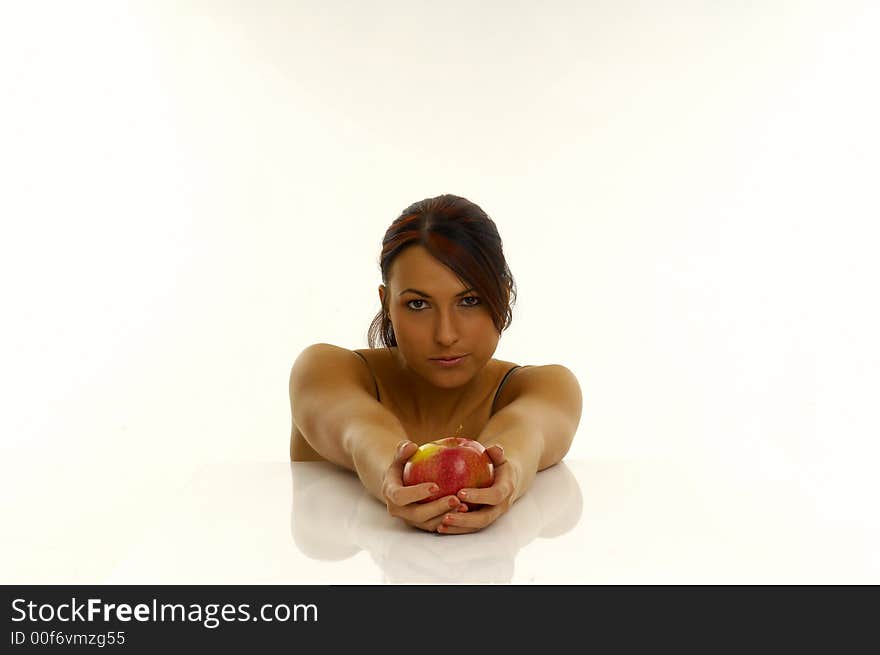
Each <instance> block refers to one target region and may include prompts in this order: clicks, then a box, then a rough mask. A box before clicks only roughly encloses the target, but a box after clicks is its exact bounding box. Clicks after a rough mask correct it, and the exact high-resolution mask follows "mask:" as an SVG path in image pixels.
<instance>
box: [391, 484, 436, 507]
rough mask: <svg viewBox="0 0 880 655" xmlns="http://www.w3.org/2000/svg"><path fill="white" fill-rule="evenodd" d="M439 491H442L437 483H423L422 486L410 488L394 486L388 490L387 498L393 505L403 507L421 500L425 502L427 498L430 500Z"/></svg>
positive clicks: (414, 485) (416, 485)
mask: <svg viewBox="0 0 880 655" xmlns="http://www.w3.org/2000/svg"><path fill="white" fill-rule="evenodd" d="M438 491H440V487H438V486H437V485H436V484H435V483H433V482H422V483H420V484H413V485H409V486H403V485H399V486H398V485H392V486H391V487H390V488H389V489H388V494H387V496H388V498H389V500H391V502H392V503H394V504H395V505H399V506H401V507H402V506H404V505H409V504H411V503H417V502H419V501H420V500H424V499H425V498H430V497H431V496H432V495H434V494H435V493H437V492H438Z"/></svg>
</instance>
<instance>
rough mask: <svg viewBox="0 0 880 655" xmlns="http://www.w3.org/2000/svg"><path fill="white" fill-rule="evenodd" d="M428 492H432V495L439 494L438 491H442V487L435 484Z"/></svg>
mask: <svg viewBox="0 0 880 655" xmlns="http://www.w3.org/2000/svg"><path fill="white" fill-rule="evenodd" d="M428 491H429V492H431V493H432V494H435V493H437V492H438V491H440V487H438V486H437V485H436V484H433V485H431V487H430V488H429V489H428Z"/></svg>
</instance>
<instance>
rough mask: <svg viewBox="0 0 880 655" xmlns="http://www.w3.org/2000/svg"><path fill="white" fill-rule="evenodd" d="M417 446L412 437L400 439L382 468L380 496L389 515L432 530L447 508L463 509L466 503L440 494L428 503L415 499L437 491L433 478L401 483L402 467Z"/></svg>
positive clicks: (446, 511)
mask: <svg viewBox="0 0 880 655" xmlns="http://www.w3.org/2000/svg"><path fill="white" fill-rule="evenodd" d="M418 449H419V447H418V446H417V445H416V444H414V443H413V442H412V441H403V442H401V443H400V445H399V446H398V447H397V453H396V454H395V455H394V461H393V462H392V463H391V466H389V467H388V470H387V471H386V472H385V478H384V480H383V481H382V497H383V498H384V499H385V505H386V506H387V507H388V513H389V514H391V516H396V517H397V518H400V519H403V521H404V522H405V523H406V524H407V525H411V526H412V527H414V528H419V529H420V530H425V531H427V532H436V531H437V527H438V526H439V525H440V524H441V523H442V522H443V517H444V516H446V514H447V513H448V512H449V510H450V509H454V508H458V511H460V512H462V511H467V505H465V504H464V503H462V502H461V501H460V500H459V499H458V498H457V497H456V496H454V495H453V496H443V497H442V498H438V499H437V500H434V501H432V502H430V503H419V502H418V501H420V500H424V499H425V498H429V497H430V496H432V495H433V494H435V493H437V489H438V487H437V485H436V484H434V483H433V482H423V483H421V484H414V485H412V486H408V487H407V486H404V484H403V467H404V466H405V465H406V460H408V459H409V458H410V457H412V456H413V454H414V453H415V452H416V451H417V450H418Z"/></svg>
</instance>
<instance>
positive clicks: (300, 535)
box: [56, 459, 880, 584]
mask: <svg viewBox="0 0 880 655" xmlns="http://www.w3.org/2000/svg"><path fill="white" fill-rule="evenodd" d="M827 491H828V490H826V500H827V498H828V496H827ZM839 500H840V501H841V502H846V499H845V498H840V499H839ZM823 507H827V504H826V505H822V504H817V503H815V502H813V501H812V500H811V497H810V494H809V493H807V492H805V491H804V490H802V489H800V488H799V487H798V485H796V484H793V483H791V482H780V481H773V480H771V479H768V478H767V477H760V476H757V475H753V474H748V475H746V474H742V475H739V476H738V477H734V476H733V475H731V473H730V471H726V470H721V469H713V468H712V467H711V466H710V465H708V464H706V463H705V462H703V463H701V464H699V465H696V463H683V462H682V463H675V462H671V461H664V460H657V459H633V460H603V461H577V460H575V461H565V462H563V463H562V464H560V465H557V466H555V467H553V468H551V469H548V470H546V471H543V472H541V473H540V474H539V475H538V477H537V479H536V481H535V483H534V486H533V487H532V489H531V490H530V491H529V493H527V494H526V495H525V496H523V497H522V498H521V499H520V500H519V501H518V502H517V503H516V504H515V505H514V507H513V508H512V509H511V510H510V511H509V512H508V513H507V514H505V515H504V516H502V517H501V518H500V519H499V520H498V521H497V522H496V523H495V524H494V525H492V526H491V527H490V528H488V529H486V530H484V531H481V532H479V533H476V534H469V535H437V534H428V533H425V532H421V531H418V530H415V529H412V528H409V527H407V526H405V525H404V524H403V523H402V522H401V521H400V520H398V519H394V518H392V517H390V516H389V515H388V514H387V512H386V510H385V507H384V505H382V504H381V503H379V502H378V501H377V500H375V499H373V498H372V497H371V496H369V495H368V494H367V493H366V492H365V491H364V490H363V488H362V487H361V485H360V483H359V481H358V480H357V479H356V478H355V477H354V476H353V475H352V474H350V473H348V472H346V471H343V470H341V469H339V468H336V467H334V466H332V465H328V464H319V463H284V462H278V463H273V462H267V463H242V464H232V463H230V464H222V465H210V466H206V467H205V468H203V469H202V470H201V471H200V472H199V473H198V474H196V475H195V476H194V477H193V478H192V480H191V481H190V482H189V484H187V485H186V486H185V487H184V488H182V489H180V491H179V492H178V493H177V494H176V495H175V496H174V497H173V500H172V501H171V502H170V503H169V504H168V505H167V506H166V507H165V508H164V509H163V510H162V511H161V512H158V513H157V515H156V516H157V518H156V521H155V522H154V523H153V524H152V525H149V526H145V527H146V529H145V530H144V531H143V532H142V535H143V538H142V539H141V540H140V541H138V542H136V543H135V544H134V545H133V546H132V547H131V548H130V549H129V550H128V552H127V553H125V555H124V556H122V557H120V558H119V559H118V561H117V563H116V564H115V565H114V566H113V568H112V570H111V571H109V573H108V575H107V577H106V579H105V580H102V582H106V583H110V584H128V583H132V584H148V583H167V584H188V583H193V584H195V583H203V584H220V583H233V584H246V583H254V584H297V583H304V584H375V583H526V584H531V583H550V584H569V583H578V584H580V583H586V584H590V583H598V584H615V583H620V584H640V583H645V584H653V583H671V584H706V583H713V584H714V583H719V584H721V583H730V584H745V583H748V584H751V583H758V584H777V583H793V584H814V583H815V584H826V583H867V582H871V583H875V584H876V583H878V582H880V558H878V554H877V553H878V548H877V546H878V541H880V540H878V532H877V530H876V527H875V526H874V524H873V522H866V523H861V522H858V521H852V520H848V519H843V518H840V517H837V518H836V517H835V515H833V514H829V513H827V512H825V511H823ZM56 581H57V580H56Z"/></svg>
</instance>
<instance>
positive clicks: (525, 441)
mask: <svg viewBox="0 0 880 655" xmlns="http://www.w3.org/2000/svg"><path fill="white" fill-rule="evenodd" d="M480 441H481V443H482V444H483V445H484V446H485V447H486V448H488V447H489V446H492V445H496V444H497V445H499V446H501V447H502V448H504V459H505V466H507V465H510V466H512V467H513V468H514V470H515V471H516V475H515V480H516V488H515V489H514V492H513V498H512V502H516V500H517V499H518V498H519V497H520V496H522V495H523V494H524V493H525V492H526V491H528V489H529V487H531V486H532V482H534V480H535V475H536V474H537V473H538V467H539V464H540V463H541V454H542V452H543V439H542V437H541V435H539V434H534V433H532V432H526V431H524V430H521V429H514V428H511V429H509V430H506V431H504V432H497V433H495V434H493V435H492V436H489V437H486V438H485V439H481V440H480Z"/></svg>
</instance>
